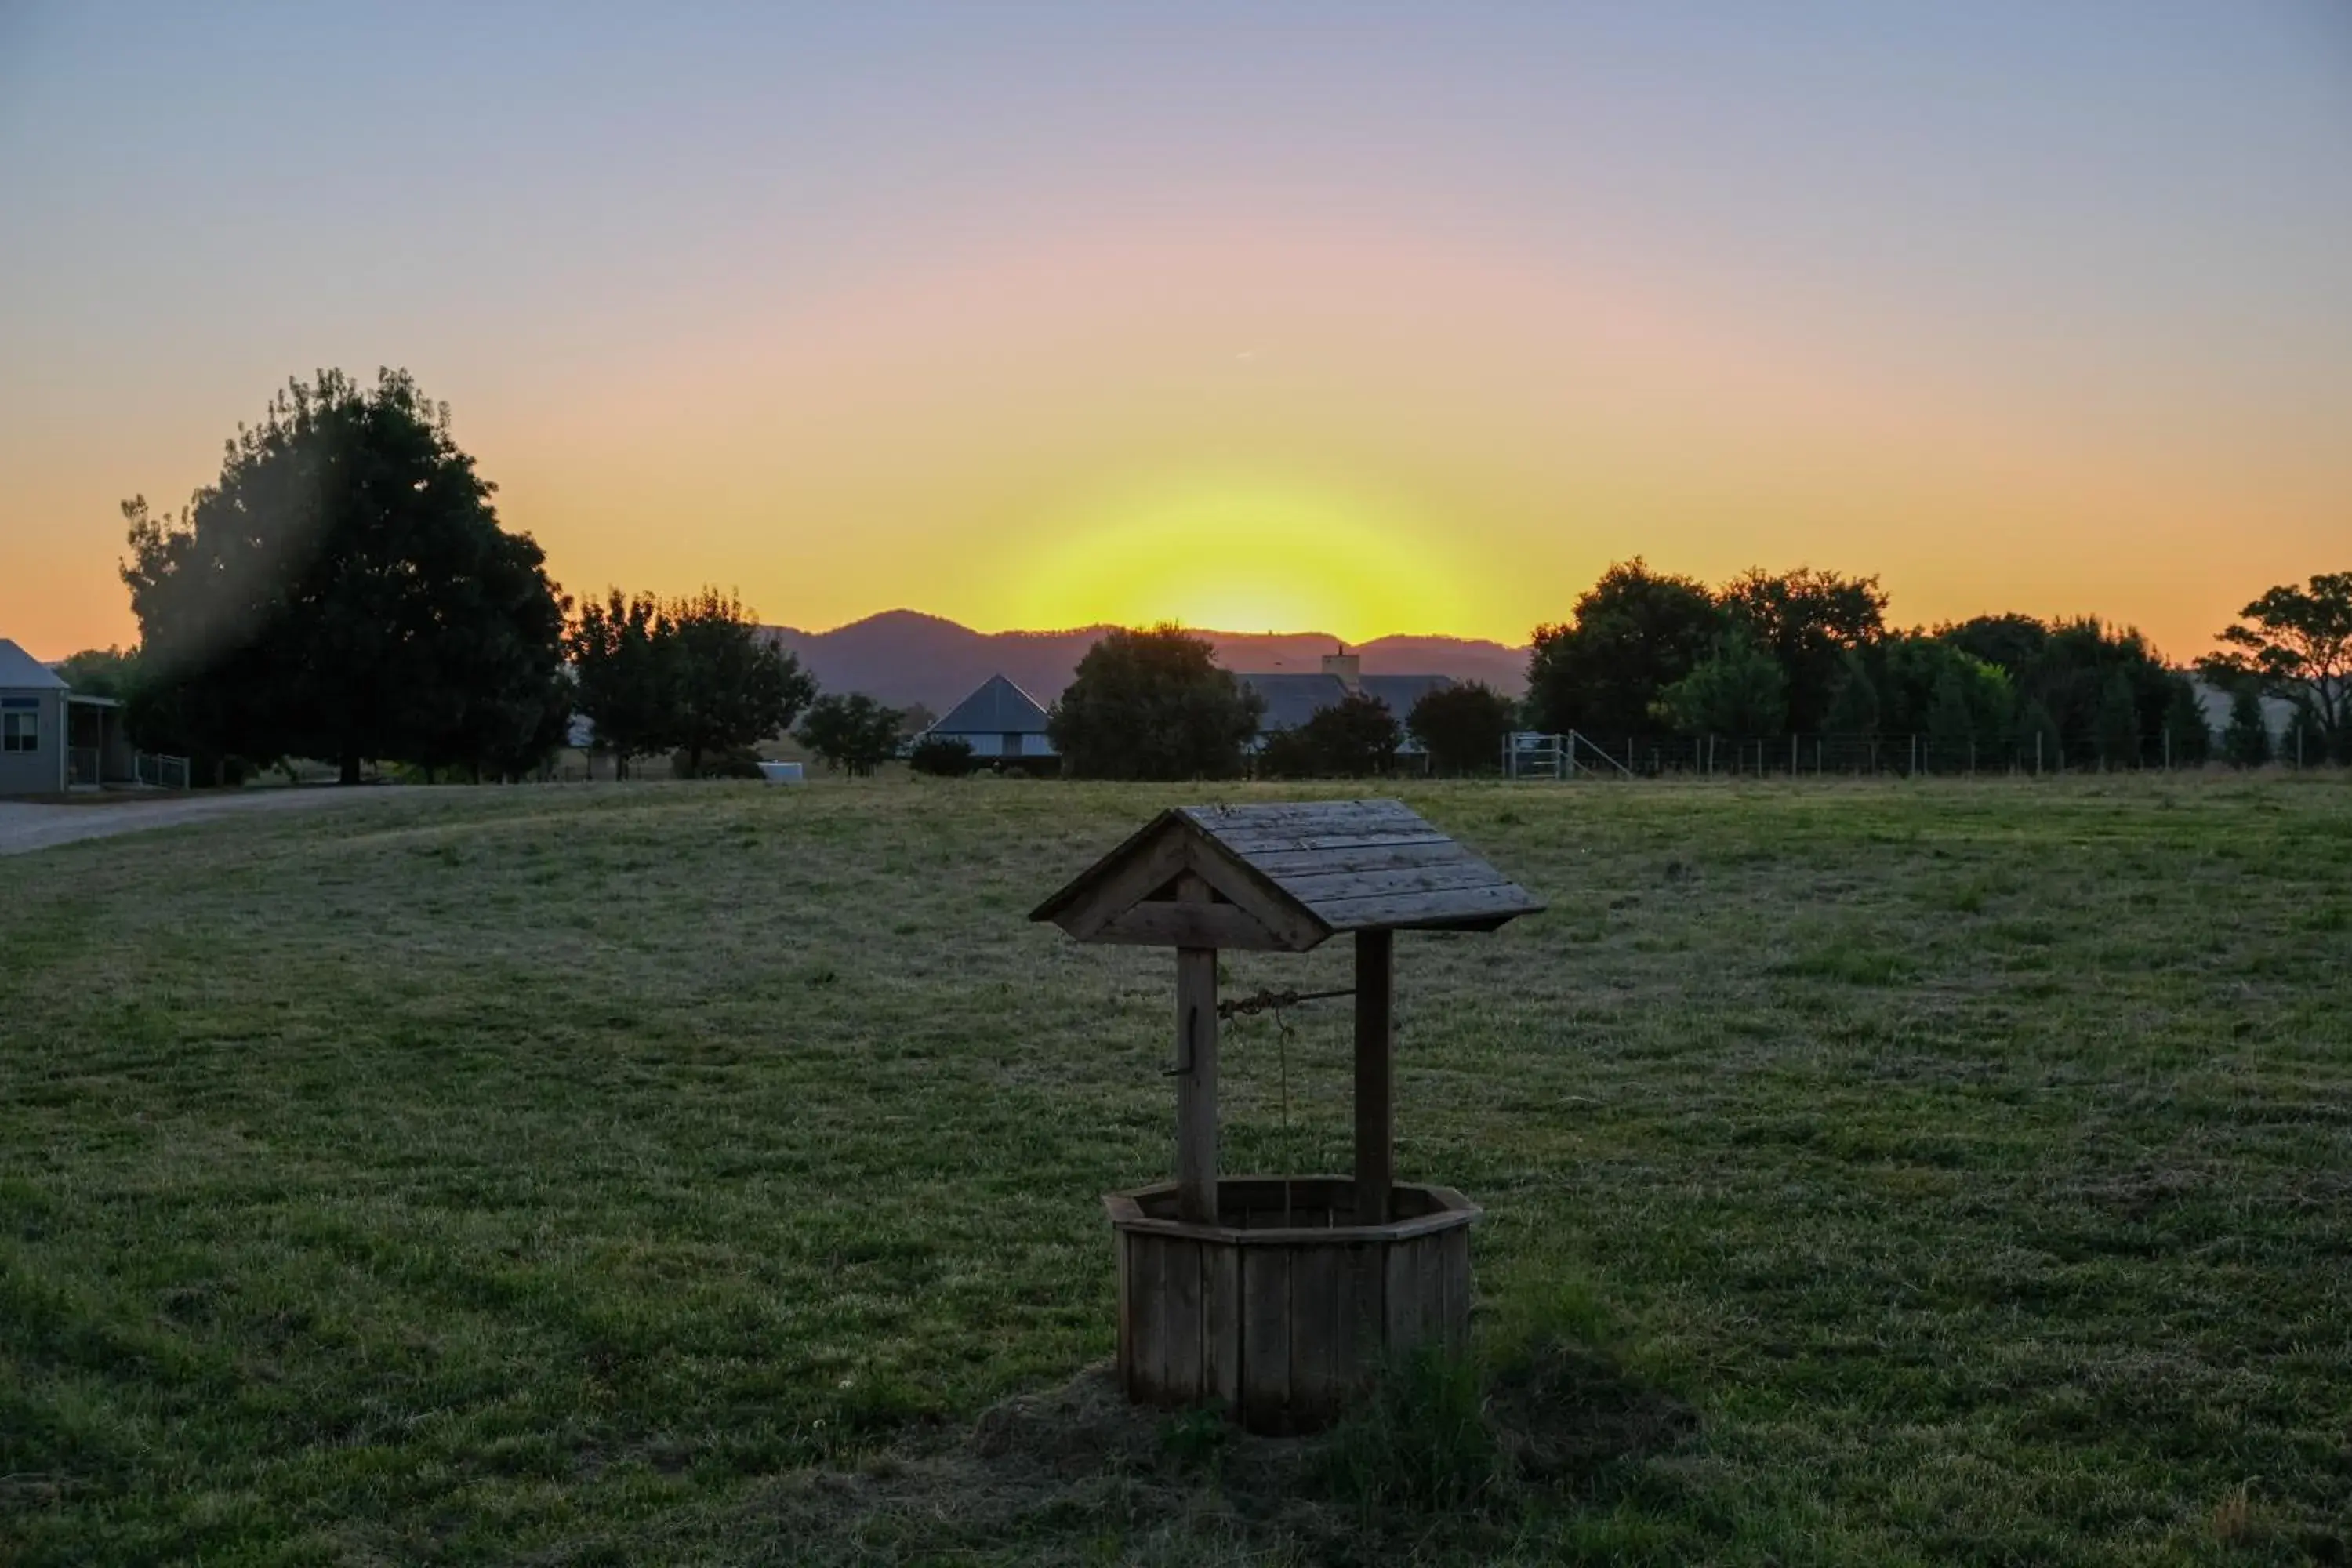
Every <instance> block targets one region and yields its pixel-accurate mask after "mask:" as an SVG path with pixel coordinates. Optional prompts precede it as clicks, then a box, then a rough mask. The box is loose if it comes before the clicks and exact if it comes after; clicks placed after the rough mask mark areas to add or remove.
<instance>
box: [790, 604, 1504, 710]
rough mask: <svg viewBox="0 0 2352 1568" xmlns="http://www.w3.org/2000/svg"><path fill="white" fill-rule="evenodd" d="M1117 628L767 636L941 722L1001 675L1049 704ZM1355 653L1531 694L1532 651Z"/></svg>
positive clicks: (1307, 652)
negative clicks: (1090, 652)
mask: <svg viewBox="0 0 2352 1568" xmlns="http://www.w3.org/2000/svg"><path fill="white" fill-rule="evenodd" d="M1112 629H1113V628H1111V627H1109V626H1080V627H1076V628H1075V629H1073V630H1069V631H1052V632H1020V631H1013V632H976V631H973V630H972V629H971V627H970V626H959V625H957V624H956V623H955V622H953V621H950V620H947V619H944V618H943V617H941V616H927V615H924V614H922V613H921V612H920V611H917V610H885V611H884V612H882V613H881V614H880V615H878V616H866V618H865V619H864V620H862V621H852V622H851V623H850V624H849V625H847V626H836V627H835V628H834V629H833V630H831V631H829V632H810V631H803V630H801V629H800V628H799V627H797V626H770V627H768V628H766V630H767V632H768V634H769V636H771V637H773V638H775V640H776V642H777V643H778V644H779V645H780V646H781V647H785V648H787V649H789V650H790V651H791V652H793V654H795V655H796V656H798V658H800V661H801V664H802V666H803V668H806V669H807V670H809V672H810V673H811V674H813V675H814V676H815V677H816V679H817V683H818V684H819V685H820V686H822V687H823V688H824V689H825V690H827V691H862V692H864V693H866V695H867V696H869V697H872V698H874V699H876V700H878V701H882V702H887V703H889V704H891V705H892V706H894V707H905V706H907V705H908V704H909V703H915V702H919V703H921V704H922V705H923V706H924V707H926V708H929V710H931V711H932V712H934V713H944V712H946V711H947V710H948V709H949V707H950V705H951V704H953V703H955V702H958V701H961V700H962V699H963V698H964V697H966V696H968V695H969V694H970V693H971V689H972V688H973V687H975V686H978V685H979V684H980V683H981V682H982V681H983V680H985V679H988V678H989V677H990V676H992V675H1003V676H1004V677H1005V678H1006V679H1009V680H1011V681H1012V682H1013V684H1015V685H1017V686H1019V687H1020V688H1022V689H1024V690H1025V691H1027V692H1028V693H1029V694H1030V695H1031V696H1033V697H1034V698H1036V699H1037V700H1038V701H1040V702H1045V703H1049V704H1050V703H1051V702H1052V701H1053V700H1054V699H1055V698H1056V697H1058V696H1059V695H1061V691H1062V688H1064V687H1065V686H1067V685H1068V684H1069V683H1070V677H1071V675H1072V673H1073V672H1075V671H1076V668H1077V667H1078V660H1079V659H1081V658H1085V657H1086V653H1087V649H1088V648H1090V647H1094V645H1095V644H1096V643H1097V641H1098V640H1100V638H1101V637H1102V636H1103V634H1104V633H1106V632H1108V631H1110V630H1112ZM1197 635H1199V636H1201V637H1206V638H1207V639H1208V640H1209V642H1210V644H1211V646H1213V647H1215V649H1216V650H1217V659H1218V662H1219V663H1221V664H1223V666H1224V667H1225V668H1227V669H1233V670H1298V671H1307V672H1312V671H1315V670H1318V669H1320V668H1322V667H1323V664H1322V660H1323V656H1324V655H1325V654H1327V653H1330V652H1333V651H1335V650H1336V649H1337V648H1338V647H1339V638H1337V637H1331V636H1328V634H1325V633H1322V632H1213V631H1202V632H1200V633H1198V634H1197ZM1348 651H1349V652H1350V653H1356V654H1360V655H1362V656H1363V660H1364V665H1363V668H1364V673H1365V674H1367V675H1450V676H1452V677H1454V679H1456V680H1483V681H1485V682H1486V684H1487V685H1489V686H1492V687H1494V688H1495V689H1497V690H1499V691H1503V692H1507V693H1508V694H1509V695H1511V696H1514V697H1516V696H1517V695H1518V694H1519V692H1520V691H1521V689H1524V688H1525V687H1526V685H1527V676H1528V650H1527V649H1525V648H1523V647H1504V646H1503V645H1502V644H1501V643H1496V642H1486V641H1484V640H1482V639H1479V638H1475V637H1376V638H1374V639H1373V640H1372V641H1370V642H1367V643H1351V644H1349V645H1348ZM1400 717H1402V715H1400Z"/></svg>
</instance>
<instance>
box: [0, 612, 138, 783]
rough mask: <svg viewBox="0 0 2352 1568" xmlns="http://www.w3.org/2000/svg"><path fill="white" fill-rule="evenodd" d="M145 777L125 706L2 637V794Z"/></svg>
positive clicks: (0, 704) (124, 781) (0, 736)
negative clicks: (91, 692)
mask: <svg viewBox="0 0 2352 1568" xmlns="http://www.w3.org/2000/svg"><path fill="white" fill-rule="evenodd" d="M137 776H138V767H137V758H136V755H135V754H134V753H133V752H132V751H131V743H130V742H129V741H127V740H126V739H125V738H124V736H123V732H122V713H121V708H120V705H118V704H117V703H116V702H115V701H114V700H112V699H110V698H105V697H87V696H80V695H78V694H76V693H75V691H74V689H73V688H72V687H71V686H69V685H68V684H67V682H66V680H65V679H64V678H63V677H62V676H60V675H58V672H57V671H56V670H54V669H51V668H49V667H48V666H47V665H46V664H43V663H42V662H41V661H40V660H39V659H37V658H34V657H33V656H32V655H31V654H29V653H26V651H25V650H24V649H23V648H21V647H17V646H16V644H15V643H13V642H10V641H9V640H8V639H7V638H5V637H0V795H63V794H65V793H66V792H67V791H68V790H69V789H96V788H98V787H99V786H100V784H127V783H130V782H131V781H133V780H134V779H136V778H137Z"/></svg>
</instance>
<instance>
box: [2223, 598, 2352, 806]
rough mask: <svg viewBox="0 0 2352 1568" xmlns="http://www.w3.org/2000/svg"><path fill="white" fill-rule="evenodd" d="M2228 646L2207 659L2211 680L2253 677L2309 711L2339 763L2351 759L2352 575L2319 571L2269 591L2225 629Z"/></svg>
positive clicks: (2313, 725) (2248, 606)
mask: <svg viewBox="0 0 2352 1568" xmlns="http://www.w3.org/2000/svg"><path fill="white" fill-rule="evenodd" d="M2220 640H2221V641H2222V642H2223V643H2226V644H2228V645H2229V646H2228V647H2226V648H2225V649H2223V650H2222V651H2221V652H2220V653H2218V654H2215V655H2214V656H2212V657H2211V658H2208V659H2207V660H2206V661H2205V668H2206V669H2207V671H2208V673H2210V675H2211V676H2213V678H2214V679H2216V680H2220V681H2230V682H2232V683H2235V682H2239V681H2243V680H2248V679H2251V680H2254V681H2258V682H2260V683H2261V685H2262V687H2263V689H2264V690H2267V691H2268V692H2269V693H2270V694H2271V695H2272V696H2273V697H2284V698H2285V699H2286V700H2289V701H2291V702H2294V703H2296V704H2297V705H2298V707H2299V708H2307V709H2308V710H2310V713H2311V718H2310V721H2309V722H2310V724H2311V725H2312V727H2313V728H2314V730H2315V732H2316V733H2317V734H2318V735H2320V736H2321V737H2323V738H2324V739H2325V741H2326V745H2327V749H2328V750H2329V751H2330V752H2332V753H2333V754H2334V755H2335V756H2336V759H2337V760H2338V761H2344V762H2352V572H2324V573H2321V574H2318V575H2316V576H2315V577H2312V578H2311V579H2310V580H2309V581H2308V582H2306V583H2305V584H2303V585H2302V586H2300V587H2297V586H2296V585H2295V584H2292V583H2288V584H2281V585H2280V586H2278V587H2275V588H2273V589H2271V590H2270V591H2269V592H2268V593H2266V594H2264V595H2263V596H2262V597H2260V598H2258V599H2256V600H2254V601H2253V602H2252V604H2250V605H2247V606H2246V607H2245V608H2244V609H2242V610H2240V611H2239V612H2238V618H2237V619H2236V620H2235V621H2233V622H2231V624H2230V625H2229V626H2225V627H2223V628H2222V630H2221V633H2220Z"/></svg>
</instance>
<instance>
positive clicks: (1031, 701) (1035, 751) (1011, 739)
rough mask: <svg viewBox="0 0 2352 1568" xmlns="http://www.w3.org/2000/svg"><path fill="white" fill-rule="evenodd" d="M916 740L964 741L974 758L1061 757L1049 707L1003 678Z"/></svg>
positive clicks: (990, 682) (992, 679) (985, 683)
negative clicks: (1049, 725)
mask: <svg viewBox="0 0 2352 1568" xmlns="http://www.w3.org/2000/svg"><path fill="white" fill-rule="evenodd" d="M916 739H917V740H918V741H929V740H940V741H961V742H963V743H964V744H966V745H968V746H970V747H971V754H972V755H973V756H975V757H986V758H990V759H992V760H1001V759H1003V758H1007V757H1050V756H1054V755H1056V754H1057V753H1056V752H1055V750H1054V742H1053V738H1052V737H1051V736H1049V735H1047V734H1046V733H1045V706H1044V705H1043V704H1042V703H1040V702H1039V701H1038V700H1036V699H1035V698H1034V697H1032V696H1030V695H1029V694H1028V693H1027V692H1025V691H1024V690H1022V689H1021V688H1019V687H1018V686H1015V685H1014V684H1013V682H1011V681H1010V680H1007V679H1004V677H1003V676H1001V675H992V676H990V677H989V678H988V679H986V680H983V681H982V682H981V683H980V687H979V689H977V690H975V691H973V692H972V694H971V696H969V697H967V698H965V699H964V700H962V701H961V702H959V703H957V704H956V705H955V706H954V707H953V708H950V709H949V710H948V712H947V716H946V717H945V718H943V719H941V720H940V721H939V722H937V723H935V724H933V725H932V726H931V727H930V728H929V729H928V730H926V731H923V732H922V734H920V735H919V736H918V737H916Z"/></svg>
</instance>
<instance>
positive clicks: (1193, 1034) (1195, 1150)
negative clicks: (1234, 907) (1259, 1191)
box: [1176, 871, 1217, 1225]
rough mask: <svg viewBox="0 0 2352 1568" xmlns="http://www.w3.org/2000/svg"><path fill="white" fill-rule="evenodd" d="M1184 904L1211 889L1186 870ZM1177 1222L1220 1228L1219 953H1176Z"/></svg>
mask: <svg viewBox="0 0 2352 1568" xmlns="http://www.w3.org/2000/svg"><path fill="white" fill-rule="evenodd" d="M1176 896H1177V898H1178V900H1180V901H1181V902H1185V903H1203V904H1204V903H1207V902H1209V901H1210V898H1209V884H1208V883H1206V882H1204V881H1202V879H1201V878H1200V877H1199V876H1198V875H1197V874H1196V873H1194V872H1191V871H1187V872H1185V873H1184V875H1183V876H1181V877H1180V878H1178V879H1177V880H1176ZM1176 1060H1177V1062H1178V1064H1179V1065H1180V1066H1181V1068H1182V1069H1183V1070H1182V1071H1181V1072H1179V1073H1178V1074H1177V1077H1176V1217H1177V1218H1179V1219H1181V1220H1184V1221H1186V1222H1188V1223H1190V1224H1192V1225H1214V1224H1216V1223H1217V950H1216V949H1215V948H1213V947H1180V948H1178V949H1177V950H1176Z"/></svg>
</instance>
